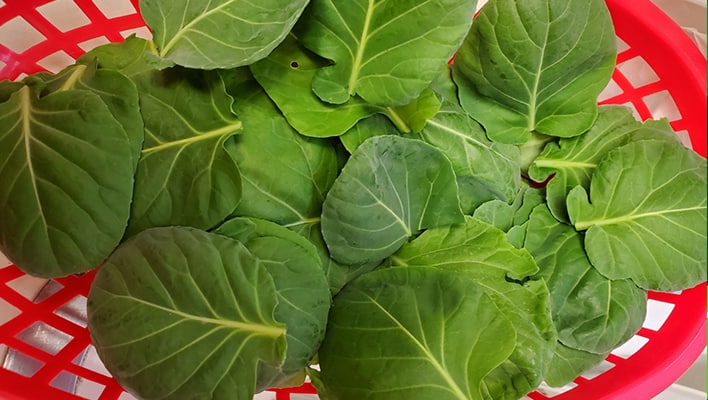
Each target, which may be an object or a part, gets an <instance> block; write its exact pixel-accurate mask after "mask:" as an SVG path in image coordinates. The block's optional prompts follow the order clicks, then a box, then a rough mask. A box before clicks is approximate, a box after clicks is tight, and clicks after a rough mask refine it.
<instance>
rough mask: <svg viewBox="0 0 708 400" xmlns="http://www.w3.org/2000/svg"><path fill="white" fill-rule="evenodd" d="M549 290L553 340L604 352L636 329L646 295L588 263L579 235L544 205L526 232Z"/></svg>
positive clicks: (644, 313) (589, 350) (643, 310)
mask: <svg viewBox="0 0 708 400" xmlns="http://www.w3.org/2000/svg"><path fill="white" fill-rule="evenodd" d="M524 248H526V249H527V250H528V251H529V252H531V254H532V255H533V257H534V259H535V260H536V263H537V264H538V266H539V268H540V271H539V273H538V275H537V277H539V278H543V279H544V280H545V281H546V284H547V285H548V289H549V291H550V293H551V314H552V315H553V323H554V324H555V326H556V330H557V332H558V340H560V341H561V343H563V344H564V345H566V346H568V347H571V348H573V349H577V350H584V351H587V352H591V353H596V354H606V353H609V352H610V351H612V350H613V349H614V348H616V347H618V346H619V345H621V344H622V343H624V342H626V341H627V340H629V338H631V337H632V336H633V335H634V334H635V333H636V332H637V331H638V330H639V328H641V326H642V323H643V322H644V317H645V315H646V308H647V294H646V291H645V290H643V289H640V288H638V287H637V286H636V285H635V284H634V282H632V281H631V280H630V279H618V280H610V279H607V278H605V277H604V276H602V275H601V274H600V273H599V272H597V270H595V268H593V266H592V265H591V264H590V260H588V258H587V256H586V255H585V249H584V248H583V237H582V236H581V235H580V234H579V233H578V232H576V231H575V229H573V227H572V226H570V225H566V224H562V223H560V222H558V221H557V220H556V219H555V218H553V216H552V215H551V212H550V210H549V209H548V207H546V206H545V205H541V206H539V207H537V208H536V209H534V211H533V213H531V218H530V219H529V225H528V230H527V233H526V242H525V244H524Z"/></svg>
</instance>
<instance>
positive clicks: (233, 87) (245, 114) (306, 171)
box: [223, 70, 338, 228]
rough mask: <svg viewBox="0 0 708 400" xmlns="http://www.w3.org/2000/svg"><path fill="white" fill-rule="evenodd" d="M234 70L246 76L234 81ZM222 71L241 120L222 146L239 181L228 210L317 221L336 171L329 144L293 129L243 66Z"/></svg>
mask: <svg viewBox="0 0 708 400" xmlns="http://www.w3.org/2000/svg"><path fill="white" fill-rule="evenodd" d="M236 73H238V74H244V75H245V76H242V77H241V78H239V79H240V80H239V79H236V80H234V79H235V78H237V77H234V76H233V75H234V74H236ZM223 75H224V77H225V79H226V80H227V82H228V91H229V93H230V94H231V95H232V96H233V97H234V111H235V112H236V113H237V114H238V115H239V118H240V119H241V120H242V121H243V132H242V133H241V134H240V135H239V136H238V137H237V138H235V140H234V141H233V142H232V143H229V144H227V149H228V151H229V153H230V154H231V155H232V157H233V158H234V160H236V163H237V164H238V166H239V170H240V173H241V181H242V185H243V197H242V201H241V203H240V204H239V205H238V207H237V208H236V209H235V210H234V211H233V213H232V214H233V215H236V216H249V217H255V218H262V219H267V220H270V221H273V222H277V223H278V224H281V225H284V226H287V227H290V228H295V227H297V226H300V225H312V224H316V223H318V222H319V219H320V214H321V212H322V202H323V201H324V197H325V194H326V193H327V191H328V190H329V188H330V187H331V186H332V184H333V182H334V179H335V178H336V177H337V173H338V160H337V153H336V150H335V148H334V142H333V141H332V140H329V139H319V138H309V137H305V136H302V135H299V134H298V133H297V132H295V131H294V130H293V129H292V128H291V127H290V125H288V122H287V121H286V120H285V119H284V118H283V116H282V114H280V112H278V109H277V108H276V107H275V106H274V104H273V103H272V102H271V100H270V99H269V98H268V96H267V95H266V94H265V92H264V91H263V89H261V88H260V87H259V86H258V83H257V82H256V81H254V80H253V79H252V78H251V77H250V73H249V72H248V70H242V71H240V72H226V73H224V74H223Z"/></svg>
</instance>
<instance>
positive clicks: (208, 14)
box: [160, 0, 236, 57]
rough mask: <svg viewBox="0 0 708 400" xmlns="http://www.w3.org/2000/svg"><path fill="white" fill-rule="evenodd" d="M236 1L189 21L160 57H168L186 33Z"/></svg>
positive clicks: (230, 0)
mask: <svg viewBox="0 0 708 400" xmlns="http://www.w3.org/2000/svg"><path fill="white" fill-rule="evenodd" d="M235 1H236V0H229V1H227V2H225V3H224V4H221V5H219V6H217V7H214V8H212V9H211V10H209V11H207V12H205V13H202V14H199V15H198V16H197V17H196V18H194V19H193V20H191V21H189V23H188V24H186V25H184V26H183V27H182V28H180V30H179V31H177V33H175V35H174V36H173V37H172V39H170V41H169V42H167V44H166V45H165V46H164V47H163V48H162V51H160V57H165V55H166V54H167V53H168V52H169V51H170V50H172V48H173V47H174V46H175V44H177V43H178V42H179V41H180V40H181V39H182V36H184V34H185V32H187V31H189V30H190V29H191V28H192V27H193V26H194V25H196V24H197V23H199V22H200V21H201V20H203V19H204V18H207V17H208V16H210V15H212V14H214V13H216V12H218V11H220V10H221V9H223V8H225V7H227V6H229V5H231V3H233V2H235Z"/></svg>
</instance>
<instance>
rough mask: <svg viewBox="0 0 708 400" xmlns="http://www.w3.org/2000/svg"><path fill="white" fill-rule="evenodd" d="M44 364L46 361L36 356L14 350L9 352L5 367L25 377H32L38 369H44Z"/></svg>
mask: <svg viewBox="0 0 708 400" xmlns="http://www.w3.org/2000/svg"><path fill="white" fill-rule="evenodd" d="M44 365H45V363H43V362H42V361H39V360H37V359H36V358H34V357H30V356H28V355H27V354H25V353H21V352H19V351H16V350H13V351H12V352H8V354H7V357H6V358H5V364H4V365H3V368H4V369H6V370H8V371H12V372H14V373H16V374H20V375H22V376H24V377H27V378H31V377H32V376H34V374H36V373H37V371H39V370H40V369H42V367H44Z"/></svg>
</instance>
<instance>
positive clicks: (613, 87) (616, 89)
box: [597, 80, 623, 102]
mask: <svg viewBox="0 0 708 400" xmlns="http://www.w3.org/2000/svg"><path fill="white" fill-rule="evenodd" d="M622 93H623V91H622V88H621V87H620V86H619V85H618V84H617V82H615V81H614V80H611V81H610V82H609V83H608V84H607V86H606V87H605V89H603V90H602V92H601V93H600V95H599V96H598V98H597V101H598V102H601V101H605V100H607V99H610V98H612V97H615V96H619V95H620V94H622Z"/></svg>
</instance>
